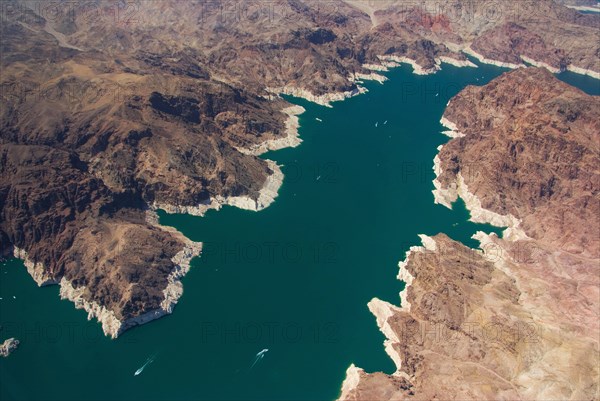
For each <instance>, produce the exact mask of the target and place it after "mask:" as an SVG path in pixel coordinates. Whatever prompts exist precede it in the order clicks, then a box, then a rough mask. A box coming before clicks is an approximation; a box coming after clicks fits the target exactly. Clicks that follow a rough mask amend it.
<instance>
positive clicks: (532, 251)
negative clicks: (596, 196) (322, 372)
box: [340, 69, 600, 400]
mask: <svg viewBox="0 0 600 401" xmlns="http://www.w3.org/2000/svg"><path fill="white" fill-rule="evenodd" d="M543 71H544V70H540V69H523V70H520V71H514V72H512V73H510V74H508V75H507V74H505V75H504V76H502V77H500V78H497V79H496V80H495V81H492V82H491V83H490V84H488V87H493V88H496V85H499V86H500V87H502V88H503V89H505V90H503V91H498V92H495V91H491V92H489V93H488V96H489V97H491V99H490V100H489V101H490V102H491V104H496V108H498V109H500V108H501V107H514V106H515V104H514V103H512V102H511V100H510V99H509V100H506V99H504V100H505V103H503V104H502V106H500V105H499V103H498V101H497V98H498V97H499V96H501V95H502V94H505V93H511V96H515V97H519V96H523V95H522V93H518V92H525V93H527V91H528V90H530V89H525V88H529V86H530V85H531V84H532V83H535V85H536V86H537V85H539V87H540V88H543V89H540V90H541V91H540V92H535V93H527V96H539V100H538V101H537V102H539V103H541V104H545V105H547V104H556V102H557V100H556V98H558V99H560V100H561V101H563V102H564V103H561V104H563V105H567V104H568V105H569V107H574V108H576V107H578V106H577V105H581V104H585V102H581V100H583V99H585V100H587V102H588V103H589V102H590V101H591V102H594V101H595V99H593V98H592V97H590V96H588V95H585V94H583V93H582V92H580V91H578V90H576V89H574V88H571V87H568V86H567V85H566V84H564V83H561V82H560V81H558V80H556V78H554V77H553V76H552V75H550V74H549V73H547V72H543ZM496 81H497V82H496ZM511 88H518V89H511ZM548 88H551V89H552V90H549V89H548ZM468 90H469V89H465V90H463V92H467V91H468ZM471 90H475V91H486V88H485V87H484V88H475V89H471ZM507 90H508V92H507ZM510 91H512V92H510ZM513 92H515V93H513ZM538 93H539V95H538ZM461 95H462V93H461V94H459V95H457V97H456V98H454V99H453V100H451V102H450V104H449V107H448V109H447V110H446V113H445V114H444V118H443V121H442V124H443V125H444V126H446V127H447V128H450V129H451V130H452V131H454V132H458V131H459V130H463V129H464V130H465V135H461V136H456V135H450V136H453V139H451V141H450V142H448V143H447V144H445V145H443V146H440V147H439V148H438V149H439V151H440V152H439V153H438V155H436V158H435V161H434V170H435V171H436V179H435V181H434V186H435V190H434V196H435V199H436V203H440V204H444V205H445V206H447V207H451V206H452V202H454V201H455V200H456V199H457V198H458V197H459V196H460V197H461V198H462V199H463V200H464V201H465V204H466V206H467V209H468V210H469V211H470V212H471V220H473V221H477V222H485V223H491V224H493V225H496V226H501V227H508V228H507V229H506V230H505V232H504V235H503V238H502V239H500V238H498V237H497V236H496V235H495V234H485V233H483V232H478V233H476V234H475V235H474V237H473V238H474V239H476V240H478V241H479V242H480V249H470V248H467V247H465V246H464V245H462V244H459V243H457V242H456V241H453V240H451V239H449V238H448V237H446V236H445V235H443V234H440V235H437V236H435V237H433V238H431V237H427V236H420V237H421V241H422V243H423V246H422V247H412V248H411V249H410V250H409V251H408V252H407V254H406V258H405V260H404V261H403V262H400V264H399V273H398V279H399V280H402V281H404V282H405V284H406V286H405V288H404V290H403V291H402V292H401V294H400V298H401V307H400V308H398V307H395V306H393V305H390V304H387V303H385V302H382V301H379V300H377V299H375V300H373V301H371V302H370V303H369V309H370V310H371V312H372V313H373V314H374V315H375V317H376V322H377V325H378V327H379V328H380V330H381V331H382V333H384V335H385V337H386V340H385V343H384V344H385V350H386V352H387V353H388V355H389V356H390V358H392V360H393V361H394V362H395V364H396V367H397V371H396V372H395V373H394V374H392V375H384V374H382V373H365V372H364V371H363V370H362V369H360V368H357V367H356V366H354V365H352V366H351V367H350V368H349V369H348V371H347V374H346V380H345V381H344V383H343V385H342V393H341V396H340V400H371V399H381V400H392V399H438V398H444V397H445V398H452V399H488V398H497V397H499V396H501V397H502V398H507V399H587V398H593V397H594V394H597V380H598V377H600V376H599V375H600V371H599V369H598V367H597V347H598V341H597V338H598V337H597V335H598V332H599V331H600V327H598V326H599V324H598V320H597V307H598V302H597V297H595V295H594V294H597V287H596V290H591V287H590V286H598V285H600V281H599V280H598V277H597V275H595V272H594V271H595V270H594V269H593V268H592V266H593V265H597V263H598V260H599V258H600V255H599V254H598V246H597V244H595V243H588V244H587V245H586V248H587V249H586V248H584V251H583V252H582V251H580V250H575V251H573V250H571V249H577V248H576V247H575V248H573V247H572V246H570V245H567V244H565V243H564V241H565V240H564V239H559V240H558V242H557V240H556V239H554V237H553V236H551V235H550V236H549V235H548V233H546V235H545V236H542V237H539V236H535V235H533V236H532V235H530V233H529V232H526V230H529V231H532V230H533V232H534V233H535V232H536V231H535V230H534V229H533V228H532V226H531V222H528V223H527V225H526V224H525V223H524V218H523V216H522V215H517V216H515V215H513V214H511V213H502V214H501V213H499V212H498V211H497V210H491V208H488V207H485V208H484V207H483V202H487V203H488V204H490V201H489V198H487V199H485V200H483V199H480V198H479V197H478V196H476V195H475V194H474V193H473V192H472V191H471V190H470V189H469V187H470V186H471V185H472V184H473V182H477V183H479V185H482V183H481V181H482V179H483V178H485V179H490V178H492V177H493V178H494V179H495V180H499V181H494V182H493V184H495V185H496V187H493V188H495V189H496V190H498V191H503V192H502V193H504V194H505V196H512V197H513V198H512V202H514V203H516V204H518V203H519V202H520V201H519V200H518V199H519V197H520V196H521V194H520V193H519V192H516V193H515V192H512V193H511V192H508V190H507V189H503V188H501V187H500V186H501V185H502V183H503V182H502V181H500V177H499V176H497V175H493V176H489V175H486V174H484V171H485V170H484V162H479V163H478V164H476V165H475V166H476V168H477V169H478V171H477V174H474V173H475V172H473V171H469V172H468V173H469V180H470V181H469V184H467V183H466V182H465V178H464V177H463V176H462V174H461V169H460V168H459V169H456V168H455V167H454V166H452V163H454V162H455V160H456V156H455V154H456V153H458V154H460V155H461V156H460V158H459V159H463V158H465V159H466V158H467V157H468V156H472V155H471V154H469V152H474V155H475V156H477V155H478V154H480V152H481V150H477V149H475V150H470V149H469V148H464V146H465V141H466V140H472V139H473V138H472V137H470V136H471V135H476V134H477V130H478V127H479V125H478V123H475V119H476V118H482V119H483V120H485V118H486V115H487V114H488V113H494V112H495V113H500V112H501V111H500V110H493V108H491V107H490V106H488V105H486V104H485V102H482V104H481V105H479V106H478V107H479V108H478V109H474V107H469V106H468V105H465V104H463V103H465V102H467V103H468V102H470V101H471V100H472V99H473V97H471V96H474V97H475V98H477V99H479V97H477V96H475V94H473V93H468V94H466V95H465V96H461ZM555 97H556V98H555ZM458 104H460V106H461V107H460V108H459V107H458V106H457V105H458ZM532 104H533V105H534V106H532ZM537 104H538V103H530V104H529V106H528V107H537ZM511 105H512V106H511ZM540 107H544V106H540ZM563 107H565V106H563ZM562 110H563V109H559V111H558V115H559V116H560V115H561V113H562V112H563V111H562ZM579 110H580V111H579V114H578V117H577V118H576V119H575V120H577V122H576V123H574V121H575V120H573V119H570V120H566V121H567V122H568V123H569V124H570V128H571V133H570V137H569V140H570V141H574V142H575V143H578V144H581V143H586V142H585V139H584V138H587V135H592V137H593V136H594V135H595V138H596V139H597V135H598V132H600V131H598V130H595V131H594V129H595V128H594V127H597V126H598V122H597V120H598V118H596V115H597V113H598V108H594V107H593V106H589V107H586V106H583V108H582V109H579ZM584 110H585V111H584ZM555 112H556V111H555ZM521 113H523V112H521ZM532 113H536V112H535V110H534V111H532ZM479 114H481V117H479ZM516 115H517V117H513V118H521V119H522V120H521V121H522V122H527V123H529V124H533V125H534V126H535V124H537V122H535V121H531V120H532V117H530V116H529V115H528V114H526V113H524V114H516ZM534 115H535V118H544V117H543V116H542V114H540V113H537V114H534ZM474 117H475V118H474ZM458 118H460V124H457V123H453V122H452V120H454V121H457V122H459V120H458ZM503 128H504V127H502V128H500V127H492V128H491V130H494V129H498V130H501V129H503ZM523 129H524V130H525V132H528V131H526V128H523ZM555 129H557V130H561V129H562V128H561V126H560V125H559V126H557V127H555ZM589 129H591V131H588V130H589ZM588 132H591V134H588ZM492 135H493V134H492V133H488V136H486V137H485V138H486V140H488V141H493V136H492ZM495 135H499V136H500V137H501V138H503V139H504V140H506V138H505V136H506V135H509V134H507V133H504V132H502V131H500V132H495ZM513 135H514V134H513ZM548 135H550V133H548ZM552 135H554V134H552ZM517 138H518V135H517ZM517 140H518V139H517ZM517 140H515V141H517ZM472 146H473V145H472ZM546 146H548V145H546ZM562 146H564V144H562ZM580 146H583V145H580ZM494 147H495V148H494V151H490V152H489V154H488V155H487V156H488V159H486V160H489V159H492V158H493V157H494V156H498V158H499V159H500V160H503V159H506V158H507V155H503V154H502V149H505V147H504V146H501V145H498V144H494ZM548 149H551V148H546V150H545V151H546V152H547V151H548ZM582 149H583V148H580V150H579V151H578V152H573V153H569V152H565V151H564V150H562V151H561V150H558V152H562V157H563V158H568V157H576V158H580V159H581V160H587V156H583V155H582V153H581V152H582ZM522 151H524V150H522ZM553 151H556V149H554V150H553ZM494 152H496V153H499V154H498V155H495V154H494ZM586 152H588V153H589V151H587V150H586V151H584V154H585V153H586ZM513 157H514V156H513ZM546 157H547V156H546V155H542V154H540V152H539V151H534V153H533V154H532V155H531V158H532V159H533V160H531V159H526V160H528V163H530V166H531V167H530V166H526V167H525V166H524V167H522V168H523V170H526V169H529V168H532V169H533V171H535V170H536V169H537V168H538V167H536V163H537V161H536V160H542V159H544V160H546V159H545V158H546ZM552 160H556V159H554V158H552ZM488 163H489V161H488ZM550 163H553V162H550ZM586 163H587V161H586ZM584 165H585V164H584ZM467 166H468V167H470V168H471V167H472V166H471V165H469V164H467ZM552 166H553V167H554V168H557V166H556V165H552ZM462 167H463V168H464V166H462ZM448 168H450V169H451V172H448V173H446V172H445V171H443V169H444V170H445V169H448ZM591 174H592V175H593V174H595V173H591ZM448 175H450V176H451V177H454V178H450V179H449V178H448ZM442 176H443V177H444V178H443V179H440V177H442ZM475 178H476V179H477V180H478V181H477V180H475ZM516 178H517V177H514V178H513V179H516ZM555 179H556V178H555ZM560 179H562V178H560ZM584 180H586V181H585V182H588V181H587V178H585V179H584ZM590 180H591V181H589V182H595V183H596V184H590V185H592V186H593V185H597V183H598V180H597V177H596V178H590ZM542 185H543V184H542ZM578 185H579V184H578V183H577V182H571V183H570V187H569V188H570V190H569V192H568V195H567V197H568V198H573V197H575V196H581V195H576V193H575V192H574V188H575V187H577V186H578ZM498 187H500V188H498ZM559 188H560V186H557V189H556V192H559ZM585 188H586V189H585V191H588V190H589V191H592V192H593V191H594V189H593V188H591V189H590V188H589V187H587V186H586V187H585ZM492 195H495V194H494V193H493V192H492ZM568 198H567V200H561V201H558V202H557V203H554V204H553V208H557V209H560V208H561V207H564V206H563V205H562V203H563V202H567V203H568V202H569V200H568ZM554 202H556V201H554ZM538 207H539V206H538ZM517 210H519V211H520V212H521V213H522V210H523V209H517ZM580 212H581V214H582V216H581V217H579V218H576V219H575V220H574V221H572V222H570V223H569V225H568V226H567V227H565V228H564V229H565V230H570V231H571V232H573V233H578V232H582V231H583V227H584V223H583V222H584V221H586V220H588V219H589V218H591V217H586V213H591V214H592V215H595V216H598V214H599V213H600V211H599V210H598V209H597V208H595V207H594V206H593V204H589V206H587V207H586V206H583V209H581V210H580ZM528 213H529V212H528ZM545 213H546V215H544V217H543V218H542V220H543V219H544V218H545V219H548V216H547V215H552V214H553V213H554V212H553V211H552V210H551V209H550V210H548V211H546V212H545ZM538 224H542V223H541V222H540V223H538ZM553 224H555V223H553ZM582 234H583V235H585V233H582ZM568 241H578V237H577V236H576V235H575V236H573V235H571V236H570V237H569V240H568ZM566 250H567V251H566ZM573 252H575V253H573ZM575 255H578V256H575ZM596 270H597V268H596ZM580 285H582V286H584V287H585V288H586V289H585V290H582V291H579V290H575V291H573V290H572V288H574V287H573V286H576V287H579V286H580ZM557 300H559V301H560V302H556V301H557ZM490 327H493V328H494V330H493V332H494V333H498V334H499V335H497V336H493V337H490V331H489V328H490ZM519 327H520V329H519ZM565 358H567V359H569V358H575V359H577V360H578V364H577V367H573V366H572V365H570V364H568V365H567V366H565V365H563V364H561V363H560V362H558V361H559V360H564V359H565ZM594 383H595V384H594ZM457 384H458V385H457Z"/></svg>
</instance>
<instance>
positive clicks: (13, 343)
mask: <svg viewBox="0 0 600 401" xmlns="http://www.w3.org/2000/svg"><path fill="white" fill-rule="evenodd" d="M18 346H19V340H17V339H16V338H9V339H7V340H4V342H3V343H2V344H0V357H4V358H6V357H8V356H9V355H10V354H11V353H13V352H14V351H15V350H16V349H17V347H18Z"/></svg>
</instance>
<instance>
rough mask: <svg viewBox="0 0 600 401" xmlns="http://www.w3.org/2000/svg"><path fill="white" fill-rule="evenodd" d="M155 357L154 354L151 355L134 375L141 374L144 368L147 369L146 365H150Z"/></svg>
mask: <svg viewBox="0 0 600 401" xmlns="http://www.w3.org/2000/svg"><path fill="white" fill-rule="evenodd" d="M154 358H155V357H154V356H151V357H150V358H148V359H147V360H146V362H145V363H144V364H143V365H142V366H141V367H140V368H139V369H138V370H136V371H135V373H134V374H133V375H134V376H138V375H140V374H141V373H142V372H143V371H144V369H146V366H148V365H150V364H151V363H152V362H154Z"/></svg>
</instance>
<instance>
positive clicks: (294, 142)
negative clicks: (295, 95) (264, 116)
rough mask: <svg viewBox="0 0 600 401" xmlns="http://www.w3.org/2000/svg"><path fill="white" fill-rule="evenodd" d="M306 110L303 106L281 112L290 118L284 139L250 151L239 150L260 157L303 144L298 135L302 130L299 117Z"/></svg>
mask: <svg viewBox="0 0 600 401" xmlns="http://www.w3.org/2000/svg"><path fill="white" fill-rule="evenodd" d="M305 111H306V110H305V109H304V107H302V106H290V107H286V108H285V109H283V110H281V112H282V113H284V114H286V115H287V116H288V117H287V119H286V120H285V136H284V137H283V138H274V139H268V140H266V141H264V142H261V143H260V144H256V145H253V146H251V147H250V148H248V149H244V148H237V149H238V150H239V151H240V152H241V153H244V154H248V155H253V156H260V155H262V154H263V153H266V152H269V151H274V150H280V149H285V148H295V147H297V146H299V145H300V144H301V143H302V139H300V136H299V135H298V129H299V128H300V119H299V118H298V116H299V115H300V114H302V113H304V112H305Z"/></svg>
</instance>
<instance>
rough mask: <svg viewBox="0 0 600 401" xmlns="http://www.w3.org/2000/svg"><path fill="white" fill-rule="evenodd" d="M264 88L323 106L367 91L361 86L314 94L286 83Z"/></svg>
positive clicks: (328, 105)
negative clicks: (281, 85)
mask: <svg viewBox="0 0 600 401" xmlns="http://www.w3.org/2000/svg"><path fill="white" fill-rule="evenodd" d="M266 90H267V92H271V93H274V94H277V95H279V94H283V95H289V96H294V97H298V98H301V99H305V100H308V101H309V102H313V103H316V104H320V105H321V106H325V107H332V106H331V103H332V102H339V101H342V100H345V99H348V98H351V97H353V96H357V95H360V94H361V93H365V92H367V89H366V88H363V87H361V86H359V87H358V88H357V89H355V90H352V91H346V92H334V93H326V94H324V95H315V94H313V93H312V92H310V91H308V90H306V89H300V88H297V87H295V86H291V85H286V86H283V87H280V88H266Z"/></svg>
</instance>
